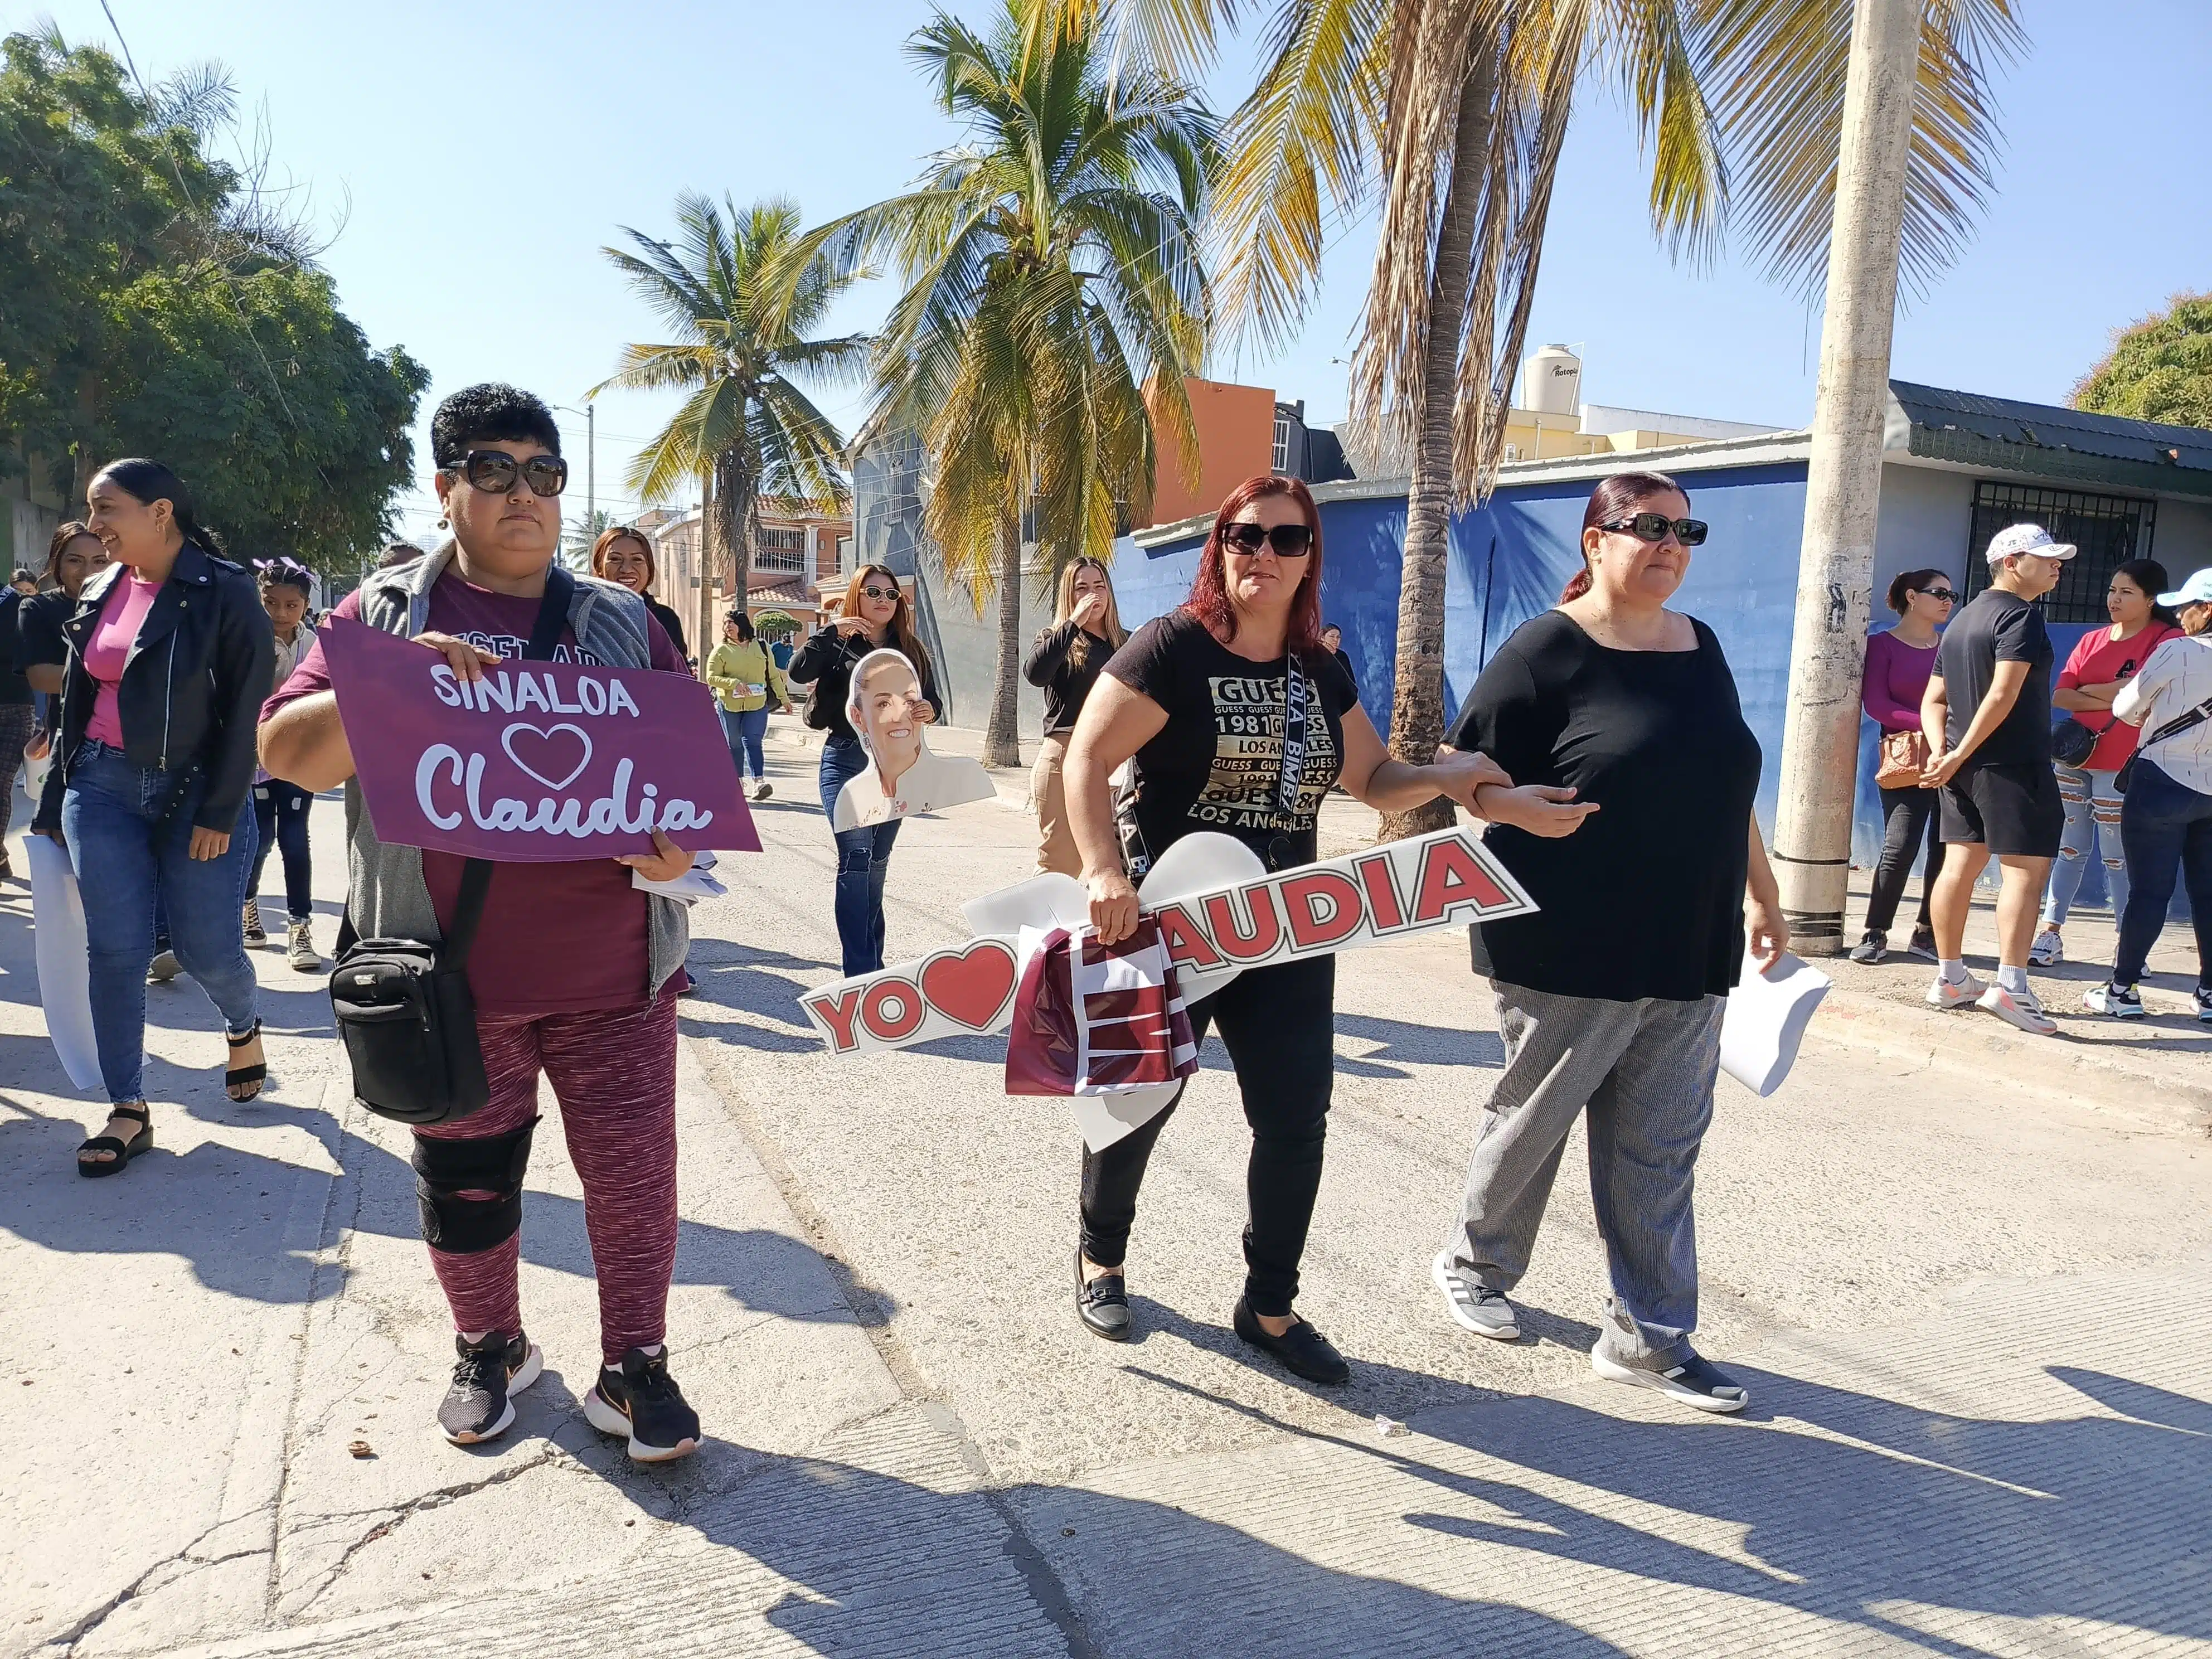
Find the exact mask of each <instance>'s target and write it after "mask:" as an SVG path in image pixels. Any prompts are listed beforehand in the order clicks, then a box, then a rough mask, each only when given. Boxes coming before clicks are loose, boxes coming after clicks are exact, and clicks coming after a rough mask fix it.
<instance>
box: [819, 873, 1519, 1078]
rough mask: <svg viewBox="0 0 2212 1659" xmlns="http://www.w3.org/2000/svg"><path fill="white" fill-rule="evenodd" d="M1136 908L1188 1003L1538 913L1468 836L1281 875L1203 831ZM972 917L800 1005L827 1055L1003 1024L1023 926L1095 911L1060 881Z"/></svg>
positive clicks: (1154, 879)
mask: <svg viewBox="0 0 2212 1659" xmlns="http://www.w3.org/2000/svg"><path fill="white" fill-rule="evenodd" d="M1139 900H1140V903H1141V906H1142V908H1143V909H1144V910H1145V911H1146V913H1147V914H1148V915H1152V917H1153V918H1154V919H1155V921H1157V923H1158V927H1159V934H1160V939H1161V942H1162V944H1163V945H1164V946H1165V947H1166V950H1167V955H1168V960H1169V961H1170V963H1173V964H1174V965H1175V969H1176V982H1177V984H1178V985H1179V987H1181V988H1182V994H1183V996H1184V997H1185V998H1186V999H1187V1000H1190V1001H1196V1000H1198V999H1199V998H1200V997H1204V996H1208V995H1211V994H1212V993H1213V992H1214V991H1217V990H1218V989H1219V988H1220V987H1222V986H1224V985H1225V984H1227V983H1228V982H1229V981H1231V979H1234V978H1235V977H1236V976H1237V975H1238V974H1239V973H1241V972H1243V970H1244V969H1247V968H1258V967H1263V966H1265V965H1266V964H1267V963H1274V962H1285V961H1288V960H1291V958H1293V957H1312V956H1325V955H1328V954H1329V953H1330V952H1333V951H1348V950H1352V949H1353V948H1355V947H1357V946H1358V945H1373V944H1377V943H1379V942H1381V941H1383V940H1384V939H1402V938H1405V937H1407V936H1408V935H1411V934H1413V933H1427V932H1430V931H1431V930H1433V929H1435V928H1438V927H1455V926H1459V925H1461V924H1463V923H1466V922H1469V921H1496V920H1498V919H1499V918H1501V917H1504V916H1517V915H1527V914H1528V913H1529V912H1531V911H1533V910H1534V909H1535V908H1536V907H1535V904H1534V902H1533V901H1531V900H1530V898H1529V897H1528V894H1527V893H1526V892H1525V891H1523V890H1522V887H1521V884H1519V883H1518V882H1516V880H1514V878H1513V877H1512V875H1511V873H1510V872H1508V871H1507V870H1506V868H1505V866H1504V865H1502V864H1500V863H1499V862H1498V860H1497V859H1496V858H1495V857H1493V856H1492V854H1491V853H1490V851H1489V849H1488V848H1486V847H1484V846H1483V844H1482V842H1480V841H1479V840H1478V839H1476V837H1475V836H1473V835H1472V834H1470V833H1469V832H1468V831H1467V830H1465V829H1439V830H1436V831H1434V832H1432V833H1431V834H1429V835H1425V836H1417V837H1415V838H1413V839H1412V840H1410V841H1401V842H1391V843H1390V844H1389V845H1388V846H1385V847H1378V848H1374V849H1372V850H1371V851H1369V852H1364V853H1353V854H1349V855H1347V856H1346V857H1343V858H1336V859H1327V860H1322V861H1321V862H1319V863H1316V864H1305V865H1300V866H1297V868H1295V869H1291V870H1285V871H1280V872H1277V873H1276V874H1273V875H1269V874H1268V873H1267V871H1266V869H1265V868H1264V866H1261V863H1260V860H1259V859H1258V858H1257V857H1256V856H1255V854H1253V853H1252V852H1251V850H1250V849H1249V848H1247V847H1245V846H1244V844H1243V842H1239V841H1237V840H1235V839H1233V838H1232V837H1231V836H1221V835H1214V834H1212V833H1209V832H1200V833H1199V834H1196V835H1191V836H1184V837H1183V838H1182V840H1181V841H1179V842H1176V844H1175V845H1174V846H1173V847H1171V848H1169V849H1168V852H1167V854H1165V855H1164V857H1162V858H1161V860H1159V862H1158V864H1157V865H1156V866H1154V867H1153V869H1152V872H1151V873H1150V874H1149V875H1148V876H1146V878H1145V883H1144V885H1143V887H1142V888H1141V889H1140V890H1139ZM965 910H966V914H967V916H968V920H969V923H970V925H972V926H973V927H975V929H976V931H977V932H978V933H979V934H981V937H980V938H977V939H974V940H973V941H971V942H970V943H969V944H966V945H955V946H951V947H950V948H948V949H945V950H942V951H932V952H931V953H930V954H929V955H927V956H926V957H921V958H919V959H918V960H916V961H914V962H908V963H900V964H899V965H898V966H897V967H896V968H885V969H882V970H880V971H879V972H877V973H872V974H860V975H854V977H853V978H850V979H842V980H838V981H835V982H833V983H831V984H829V985H824V986H823V987H819V988H818V989H817V990H812V991H809V992H807V993H806V994H805V995H803V996H802V997H801V998H800V999H799V1006H801V1007H802V1008H804V1009H805V1011H806V1017H807V1018H808V1019H809V1020H811V1022H812V1023H813V1025H814V1029H815V1030H817V1031H818V1032H820V1033H821V1035H822V1040H823V1042H825V1043H826V1044H828V1045H829V1052H830V1053H832V1054H840V1055H842V1054H860V1053H863V1052H866V1051H870V1050H878V1049H884V1048H909V1047H912V1046H913V1045H914V1044H915V1043H918V1042H934V1041H935V1040H937V1039H938V1038H940V1037H947V1036H977V1035H979V1034H984V1033H989V1032H994V1031H1002V1030H1005V1029H1006V1025H1007V1024H1008V1022H1009V1021H1010V1020H1011V1019H1012V1016H1013V1004H1014V990H1015V986H1016V983H1017V981H1018V978H1019V973H1018V969H1019V956H1018V942H1017V941H1018V935H1019V933H1020V930H1021V929H1022V928H1023V927H1032V928H1050V927H1066V928H1069V929H1071V930H1073V929H1079V928H1081V927H1084V926H1085V923H1086V921H1088V917H1089V905H1088V902H1087V900H1086V898H1085V893H1084V890H1083V886H1082V884H1080V883H1079V882H1077V881H1075V880H1073V878H1070V877H1066V876H1057V875H1054V876H1039V877H1036V878H1034V879H1032V880H1030V881H1025V882H1023V883H1021V884H1018V885H1017V886H1014V887H1009V888H1006V889H1003V890H1000V891H999V892H996V893H993V894H991V895H989V896H987V897H985V898H981V899H978V900H976V901H975V902H973V903H971V904H969V905H968V906H966V907H965Z"/></svg>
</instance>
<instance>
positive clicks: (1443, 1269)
mask: <svg viewBox="0 0 2212 1659" xmlns="http://www.w3.org/2000/svg"><path fill="white" fill-rule="evenodd" d="M1429 1277H1430V1278H1431V1279H1434V1280H1436V1282H1437V1289H1438V1290H1440V1291H1443V1293H1444V1311H1445V1312H1447V1313H1449V1315H1450V1316H1452V1323H1454V1324H1455V1325H1457V1326H1458V1327H1459V1328H1461V1329H1462V1330H1466V1331H1473V1332H1474V1334H1476V1335H1477V1336H1486V1337H1489V1338H1490V1339H1491V1340H1492V1341H1496V1342H1512V1341H1516V1340H1519V1338H1520V1335H1521V1323H1520V1321H1519V1320H1518V1319H1517V1318H1516V1316H1514V1312H1513V1304H1511V1303H1510V1302H1508V1301H1507V1300H1506V1299H1505V1293H1504V1291H1493V1290H1492V1289H1491V1288H1490V1287H1489V1286H1488V1285H1485V1284H1483V1283H1482V1282H1481V1281H1480V1279H1470V1278H1468V1275H1467V1274H1465V1273H1462V1272H1461V1271H1460V1270H1459V1269H1458V1268H1457V1267H1454V1266H1452V1259H1451V1252H1450V1251H1449V1250H1439V1251H1437V1259H1436V1260H1435V1261H1432V1262H1431V1263H1430V1264H1429Z"/></svg>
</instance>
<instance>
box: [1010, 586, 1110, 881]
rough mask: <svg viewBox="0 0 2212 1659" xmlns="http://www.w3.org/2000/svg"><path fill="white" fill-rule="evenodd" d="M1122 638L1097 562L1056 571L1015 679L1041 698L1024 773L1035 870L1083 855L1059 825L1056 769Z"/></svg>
mask: <svg viewBox="0 0 2212 1659" xmlns="http://www.w3.org/2000/svg"><path fill="white" fill-rule="evenodd" d="M1128 637H1129V635H1128V634H1127V632H1126V631H1125V630H1124V629H1123V628H1122V626H1121V612H1120V611H1118V610H1117V609H1115V604H1114V578H1113V577H1112V575H1110V574H1109V573H1108V571H1107V569H1106V567H1105V566H1104V565H1103V564H1102V563H1100V562H1098V561H1097V559H1087V558H1086V559H1077V560H1074V561H1073V562H1071V563H1070V564H1069V565H1068V567H1067V568H1066V569H1065V570H1063V571H1061V572H1060V603H1059V604H1058V605H1055V606H1054V610H1053V617H1052V626H1051V627H1049V628H1048V629H1042V631H1041V632H1039V634H1038V635H1037V636H1036V643H1035V644H1034V645H1032V646H1030V654H1029V659H1028V660H1027V661H1025V662H1024V663H1023V664H1022V678H1024V679H1025V680H1027V681H1028V682H1029V683H1030V684H1031V685H1034V686H1036V687H1037V688H1038V689H1039V690H1042V691H1043V693H1044V741H1043V742H1042V744H1039V745H1038V746H1037V757H1036V766H1035V767H1034V768H1033V769H1031V770H1030V806H1031V807H1032V808H1033V809H1034V810H1035V811H1036V817H1037V868H1038V869H1039V870H1041V871H1043V870H1057V871H1059V872H1060V873H1061V874H1062V875H1068V876H1080V875H1081V874H1082V873H1083V854H1082V853H1081V852H1080V851H1079V849H1078V848H1077V847H1076V845H1075V832H1074V831H1073V829H1070V828H1069V827H1068V823H1067V791H1066V786H1065V784H1064V783H1063V781H1062V769H1063V768H1064V767H1065V766H1066V762H1067V742H1068V739H1069V738H1073V736H1074V735H1075V717H1076V716H1077V715H1079V714H1081V713H1082V712H1083V705H1084V702H1085V700H1086V699H1087V698H1088V697H1089V696H1091V687H1092V686H1094V685H1096V684H1097V683H1098V676H1099V673H1100V672H1101V671H1103V669H1104V668H1105V666H1106V659H1107V658H1109V657H1110V656H1112V655H1113V654H1114V653H1115V652H1116V651H1119V650H1120V649H1121V646H1122V644H1123V642H1124V641H1127V639H1128Z"/></svg>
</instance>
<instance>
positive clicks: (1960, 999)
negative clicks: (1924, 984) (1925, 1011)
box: [1928, 974, 1990, 1008]
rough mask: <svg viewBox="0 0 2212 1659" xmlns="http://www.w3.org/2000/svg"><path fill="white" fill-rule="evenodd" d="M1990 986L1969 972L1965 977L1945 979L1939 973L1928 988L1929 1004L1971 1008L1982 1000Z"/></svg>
mask: <svg viewBox="0 0 2212 1659" xmlns="http://www.w3.org/2000/svg"><path fill="white" fill-rule="evenodd" d="M1989 988H1990V987H1988V986H1986V985H1984V984H1983V983H1982V982H1981V981H1979V980H1978V979H1976V978H1975V977H1974V976H1973V975H1972V974H1969V975H1966V978H1964V979H1945V978H1943V977H1942V975H1937V977H1936V982H1935V983H1934V984H1933V985H1931V986H1929V987H1928V1006H1929V1007H1931V1008H1971V1007H1972V1006H1974V1005H1975V1004H1976V1003H1978V1002H1979V1001H1980V1000H1982V994H1983V993H1984V992H1985V991H1987V990H1988V989H1989Z"/></svg>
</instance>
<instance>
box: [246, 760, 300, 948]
mask: <svg viewBox="0 0 2212 1659" xmlns="http://www.w3.org/2000/svg"><path fill="white" fill-rule="evenodd" d="M314 804H315V798H314V797H313V795H311V794H309V793H307V791H306V790H304V789H302V788H301V787H300V786H299V785H298V784H296V783H287V782H285V781H284V780H283V779H282V778H270V779H268V780H266V781H264V782H261V783H257V784H255V785H254V786H253V821H254V823H255V825H256V826H257V827H258V829H259V831H260V836H261V840H260V844H259V845H258V846H257V847H256V848H254V849H253V874H252V878H250V879H249V880H248V882H247V883H246V896H247V897H248V898H258V897H259V896H261V872H262V868H263V866H265V865H266V864H267V863H268V862H269V849H270V848H271V847H272V846H273V847H275V848H276V849H277V851H278V852H279V853H280V854H283V860H284V912H285V915H287V916H288V917H289V919H290V920H292V921H307V920H308V919H309V918H311V917H312V916H313V915H314V914H315V888H314V877H313V870H312V866H310V864H309V862H308V859H307V811H308V809H309V808H311V807H312V806H313V805H314Z"/></svg>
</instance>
